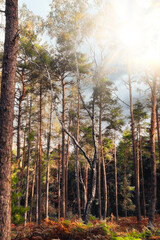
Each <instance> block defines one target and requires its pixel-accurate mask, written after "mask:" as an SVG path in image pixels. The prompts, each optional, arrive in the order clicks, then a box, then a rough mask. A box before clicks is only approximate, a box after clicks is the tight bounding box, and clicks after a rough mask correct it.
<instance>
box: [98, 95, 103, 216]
mask: <svg viewBox="0 0 160 240" xmlns="http://www.w3.org/2000/svg"><path fill="white" fill-rule="evenodd" d="M98 150H99V151H98V201H99V209H98V210H99V211H98V212H99V219H100V220H101V218H102V202H101V159H102V96H101V95H100V99H99V146H98Z"/></svg>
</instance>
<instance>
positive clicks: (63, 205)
mask: <svg viewBox="0 0 160 240" xmlns="http://www.w3.org/2000/svg"><path fill="white" fill-rule="evenodd" d="M61 81H62V123H63V125H64V126H65V80H64V76H63V77H62V78H61ZM65 172H66V164H65V131H64V128H63V127H62V217H63V218H65V211H66V210H65V207H66V202H65V201H66V198H65V192H66V191H65V186H66V184H65V182H66V181H65V177H66V176H65Z"/></svg>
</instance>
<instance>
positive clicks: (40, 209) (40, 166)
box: [38, 80, 42, 224]
mask: <svg viewBox="0 0 160 240" xmlns="http://www.w3.org/2000/svg"><path fill="white" fill-rule="evenodd" d="M39 109H40V116H39V117H40V119H39V120H40V132H39V166H38V171H39V172H38V224H40V223H41V218H42V200H41V199H42V198H41V191H42V186H41V185H42V80H41V82H40V101H39Z"/></svg>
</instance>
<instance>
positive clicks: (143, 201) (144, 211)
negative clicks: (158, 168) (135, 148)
mask: <svg viewBox="0 0 160 240" xmlns="http://www.w3.org/2000/svg"><path fill="white" fill-rule="evenodd" d="M139 145H140V165H141V187H142V203H143V216H144V218H145V217H146V198H145V189H144V174H143V158H142V139H141V136H140V140H139Z"/></svg>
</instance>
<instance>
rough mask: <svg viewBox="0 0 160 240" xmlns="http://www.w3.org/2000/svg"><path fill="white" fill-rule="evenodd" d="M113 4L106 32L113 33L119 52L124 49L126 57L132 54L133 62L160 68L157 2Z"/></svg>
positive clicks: (116, 1) (124, 0) (114, 1)
mask: <svg viewBox="0 0 160 240" xmlns="http://www.w3.org/2000/svg"><path fill="white" fill-rule="evenodd" d="M110 3H111V6H109V8H110V14H109V17H108V19H107V20H104V22H105V21H106V24H104V25H103V31H104V32H105V31H106V32H108V29H110V30H111V32H112V34H113V38H112V40H113V41H115V42H116V45H117V48H119V49H123V52H124V53H126V55H127V54H130V56H131V58H132V60H133V61H134V62H137V63H139V62H140V61H141V65H142V64H144V65H146V64H150V63H152V65H153V64H156V63H157V62H159V64H160V4H159V2H158V0H135V1H131V0H121V1H119V0H112V2H110ZM105 11H106V10H105ZM106 15H107V14H106ZM107 24H108V27H107Z"/></svg>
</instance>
